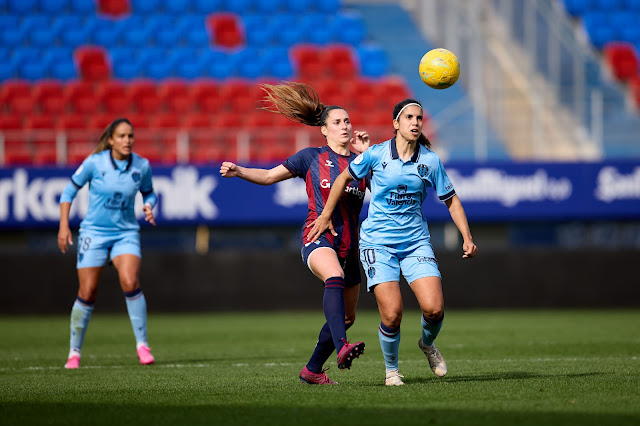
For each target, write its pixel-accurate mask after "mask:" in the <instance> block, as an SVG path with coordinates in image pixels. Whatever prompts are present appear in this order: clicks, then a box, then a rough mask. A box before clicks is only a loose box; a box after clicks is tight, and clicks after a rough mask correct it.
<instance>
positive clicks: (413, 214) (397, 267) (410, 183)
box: [349, 138, 455, 291]
mask: <svg viewBox="0 0 640 426" xmlns="http://www.w3.org/2000/svg"><path fill="white" fill-rule="evenodd" d="M368 172H371V174H372V176H371V194H372V198H371V203H370V205H369V213H368V216H367V218H366V219H365V221H364V222H363V223H362V226H361V227H360V260H361V261H362V266H363V267H364V270H365V272H366V273H367V277H368V283H367V287H368V289H369V291H372V289H373V287H374V286H375V285H377V284H380V283H383V282H388V281H399V280H400V272H401V271H402V274H403V275H404V277H405V278H406V280H407V282H408V283H411V282H413V281H415V280H416V279H418V278H422V277H430V276H437V277H440V271H439V270H438V263H437V262H436V259H435V255H434V253H433V248H432V247H431V237H430V235H429V228H428V226H427V221H426V219H425V218H424V216H423V214H422V203H423V201H424V200H425V198H426V196H427V190H428V189H429V188H434V190H435V191H436V194H437V195H438V198H440V200H442V201H446V200H448V199H449V198H451V197H453V196H454V195H455V190H454V189H453V185H452V184H451V181H450V180H449V177H448V176H447V174H446V172H445V170H444V167H443V166H442V163H441V162H440V159H439V158H438V156H437V155H436V154H435V153H434V152H433V151H431V150H430V149H428V148H427V147H425V146H423V145H419V144H418V145H417V147H416V151H415V152H414V154H413V156H412V157H411V159H410V160H408V161H407V162H403V161H402V160H401V159H400V157H399V155H398V150H397V148H396V144H395V138H394V139H391V140H388V141H386V142H383V143H381V144H378V145H374V146H372V147H370V148H369V149H367V150H366V151H365V152H364V153H362V154H361V155H360V156H359V157H358V158H356V159H355V160H354V161H352V162H351V164H350V165H349V173H350V174H351V177H353V178H354V179H361V178H362V177H363V176H365V175H366V174H367V173H368Z"/></svg>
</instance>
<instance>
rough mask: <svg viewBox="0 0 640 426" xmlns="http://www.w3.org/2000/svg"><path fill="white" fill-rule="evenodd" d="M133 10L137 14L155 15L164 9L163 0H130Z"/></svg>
mask: <svg viewBox="0 0 640 426" xmlns="http://www.w3.org/2000/svg"><path fill="white" fill-rule="evenodd" d="M130 4H131V12H132V13H134V14H137V15H143V16H146V15H151V16H152V15H153V14H155V13H158V11H160V10H161V9H162V5H163V4H164V2H163V1H161V0H130Z"/></svg>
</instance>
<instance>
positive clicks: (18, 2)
mask: <svg viewBox="0 0 640 426" xmlns="http://www.w3.org/2000/svg"><path fill="white" fill-rule="evenodd" d="M7 9H8V10H9V13H15V14H16V15H33V14H35V13H38V0H14V1H10V2H8V4H7Z"/></svg>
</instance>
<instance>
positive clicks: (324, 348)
mask: <svg viewBox="0 0 640 426" xmlns="http://www.w3.org/2000/svg"><path fill="white" fill-rule="evenodd" d="M352 325H353V323H351V324H345V327H344V328H345V331H347V330H348V329H349V327H351V326H352ZM334 350H335V346H334V345H333V339H332V338H331V330H330V329H329V324H327V323H326V322H325V323H324V325H323V326H322V330H320V335H319V336H318V343H316V347H315V349H314V350H313V354H312V355H311V358H310V359H309V362H308V363H307V370H309V371H311V372H312V373H320V372H321V371H322V366H323V365H324V363H325V362H327V360H328V359H329V357H330V356H331V354H332V353H333V351H334Z"/></svg>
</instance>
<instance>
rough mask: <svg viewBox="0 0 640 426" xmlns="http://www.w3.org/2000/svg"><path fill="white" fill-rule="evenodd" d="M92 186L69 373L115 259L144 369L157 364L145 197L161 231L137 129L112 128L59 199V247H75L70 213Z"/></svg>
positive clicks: (120, 123)
mask: <svg viewBox="0 0 640 426" xmlns="http://www.w3.org/2000/svg"><path fill="white" fill-rule="evenodd" d="M87 182H89V207H88V210H87V214H86V216H85V217H84V219H83V220H82V222H81V223H80V233H79V235H78V259H77V263H76V266H77V269H78V281H79V289H78V296H77V298H76V301H75V303H74V304H73V307H72V309H71V342H70V350H69V357H68V359H67V363H66V365H65V368H78V367H79V366H80V351H81V350H82V342H83V340H84V335H85V332H86V331H87V326H88V325H89V319H90V318H91V313H92V312H93V308H94V304H95V301H96V296H97V292H98V282H99V280H100V273H101V272H102V268H103V267H104V266H105V264H106V262H107V257H109V256H110V260H111V262H113V265H114V266H115V267H116V269H117V270H118V278H119V279H120V287H122V291H123V292H124V296H125V300H126V303H127V310H128V312H129V318H130V319H131V325H132V327H133V334H134V335H135V338H136V347H137V352H138V358H139V359H140V363H141V364H144V365H146V364H153V362H154V358H153V355H151V352H150V349H149V344H148V343H147V302H146V301H145V298H144V295H143V294H142V290H141V289H140V281H139V273H140V257H141V254H140V233H139V229H140V225H139V224H138V221H137V220H136V217H135V213H134V203H135V197H136V194H137V193H138V191H140V192H141V193H142V197H143V201H144V206H143V207H142V210H143V211H144V214H145V220H146V221H147V222H150V223H151V224H152V225H153V226H155V225H156V223H155V218H154V216H153V212H152V209H153V207H154V206H155V205H156V202H157V197H156V195H155V193H154V192H153V185H152V182H151V167H150V166H149V161H147V160H146V159H144V158H142V157H140V156H138V155H137V154H135V153H133V126H132V125H131V123H130V122H129V120H127V119H126V118H119V119H117V120H115V121H113V122H112V123H111V124H109V125H108V126H107V128H106V129H105V131H104V132H103V134H102V136H101V137H100V142H99V143H98V146H97V147H96V149H95V151H94V152H93V154H92V155H90V156H89V157H88V158H87V159H85V160H84V162H83V163H82V165H81V166H80V167H79V168H78V170H76V172H75V173H74V174H73V176H71V182H69V184H68V185H67V187H66V188H65V189H64V192H63V193H62V196H61V197H60V229H59V231H58V247H60V250H61V251H62V253H66V252H67V248H68V245H73V239H72V236H71V230H70V229H69V210H70V209H71V203H72V202H73V199H74V198H75V196H76V194H77V193H78V190H79V189H80V188H82V187H83V186H84V185H85V184H86V183H87Z"/></svg>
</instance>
